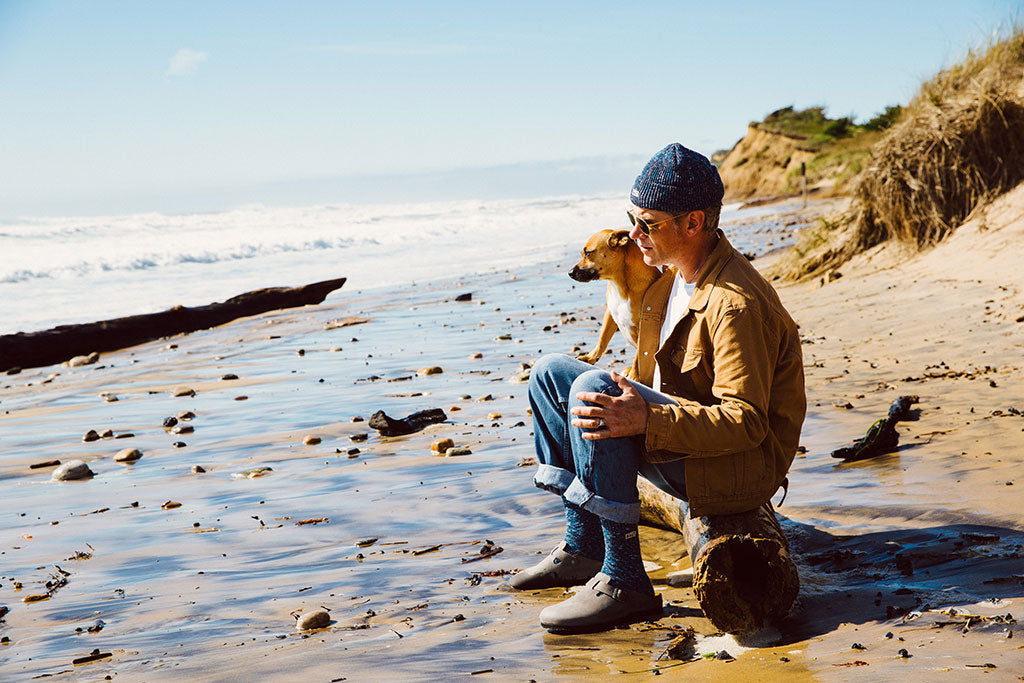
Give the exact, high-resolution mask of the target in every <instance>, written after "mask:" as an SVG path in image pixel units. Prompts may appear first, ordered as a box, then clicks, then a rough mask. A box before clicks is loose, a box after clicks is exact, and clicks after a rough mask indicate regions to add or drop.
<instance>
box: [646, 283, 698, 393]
mask: <svg viewBox="0 0 1024 683" xmlns="http://www.w3.org/2000/svg"><path fill="white" fill-rule="evenodd" d="M695 289H697V283H696V282H686V281H684V280H683V276H682V275H680V274H678V273H677V274H676V277H675V280H674V281H673V282H672V293H671V294H669V295H668V307H667V308H666V309H665V320H664V321H663V322H662V323H661V336H660V337H659V339H658V348H659V349H660V348H661V347H662V345H663V344H664V343H665V340H666V339H668V336H669V335H670V334H672V330H673V328H675V326H676V323H678V322H679V321H680V320H682V319H683V316H684V315H686V312H687V311H688V310H690V297H692V296H693V292H694V290H695ZM651 388H653V389H654V390H655V391H661V368H659V367H658V364H657V363H655V364H654V380H653V381H652V382H651Z"/></svg>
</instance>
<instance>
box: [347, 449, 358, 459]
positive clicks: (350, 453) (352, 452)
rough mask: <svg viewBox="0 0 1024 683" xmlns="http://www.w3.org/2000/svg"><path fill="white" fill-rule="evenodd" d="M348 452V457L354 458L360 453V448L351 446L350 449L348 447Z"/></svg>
mask: <svg viewBox="0 0 1024 683" xmlns="http://www.w3.org/2000/svg"><path fill="white" fill-rule="evenodd" d="M347 453H348V457H350V458H354V457H356V456H357V455H359V449H358V448H350V449H348V451H347Z"/></svg>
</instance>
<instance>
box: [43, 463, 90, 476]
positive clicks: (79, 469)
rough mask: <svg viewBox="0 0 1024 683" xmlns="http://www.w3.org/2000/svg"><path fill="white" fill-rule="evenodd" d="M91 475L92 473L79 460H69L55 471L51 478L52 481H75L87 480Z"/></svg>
mask: <svg viewBox="0 0 1024 683" xmlns="http://www.w3.org/2000/svg"><path fill="white" fill-rule="evenodd" d="M93 475H94V473H93V471H92V470H91V469H89V466H88V465H86V464H85V463H84V462H82V461H81V460H71V461H69V462H66V463H64V464H63V465H61V466H60V467H58V468H57V469H55V470H54V471H53V474H52V475H51V478H52V479H53V480H54V481H73V480H75V479H89V478H91V477H92V476H93Z"/></svg>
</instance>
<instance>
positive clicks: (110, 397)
mask: <svg viewBox="0 0 1024 683" xmlns="http://www.w3.org/2000/svg"><path fill="white" fill-rule="evenodd" d="M100 398H102V399H103V400H104V401H106V402H107V403H114V402H115V401H117V400H118V398H117V396H115V395H114V394H110V393H107V392H105V391H104V392H103V393H102V394H100Z"/></svg>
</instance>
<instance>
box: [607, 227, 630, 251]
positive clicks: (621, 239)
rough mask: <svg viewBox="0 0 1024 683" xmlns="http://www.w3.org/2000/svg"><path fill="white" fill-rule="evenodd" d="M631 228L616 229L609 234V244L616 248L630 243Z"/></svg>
mask: <svg viewBox="0 0 1024 683" xmlns="http://www.w3.org/2000/svg"><path fill="white" fill-rule="evenodd" d="M629 242H630V239H629V230H616V231H615V232H613V233H612V234H610V235H608V246H609V247H612V248H613V249H614V248H618V247H624V246H626V245H627V244H629Z"/></svg>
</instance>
